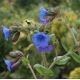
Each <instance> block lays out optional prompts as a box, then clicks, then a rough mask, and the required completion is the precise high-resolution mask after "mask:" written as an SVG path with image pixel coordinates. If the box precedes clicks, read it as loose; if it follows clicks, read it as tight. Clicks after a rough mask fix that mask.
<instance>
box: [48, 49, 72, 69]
mask: <svg viewBox="0 0 80 80" xmlns="http://www.w3.org/2000/svg"><path fill="white" fill-rule="evenodd" d="M69 54H71V50H70V51H69V52H68V53H66V54H65V55H64V56H62V58H60V59H56V60H54V61H53V62H52V63H51V65H50V66H49V69H51V68H52V67H54V65H55V64H56V62H57V61H59V60H61V59H63V58H64V57H65V56H68V55H69Z"/></svg>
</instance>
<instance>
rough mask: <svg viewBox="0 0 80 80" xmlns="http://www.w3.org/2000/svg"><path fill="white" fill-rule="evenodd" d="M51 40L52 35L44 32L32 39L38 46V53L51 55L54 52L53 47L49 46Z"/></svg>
mask: <svg viewBox="0 0 80 80" xmlns="http://www.w3.org/2000/svg"><path fill="white" fill-rule="evenodd" d="M50 38H51V36H50V35H47V34H45V33H43V32H38V33H37V34H35V35H34V36H33V37H32V40H33V42H34V44H35V46H37V48H38V51H39V52H40V53H42V52H46V53H49V52H50V51H51V50H52V46H51V45H49V44H48V42H49V40H50Z"/></svg>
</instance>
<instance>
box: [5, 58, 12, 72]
mask: <svg viewBox="0 0 80 80" xmlns="http://www.w3.org/2000/svg"><path fill="white" fill-rule="evenodd" d="M4 62H5V64H6V65H7V69H8V71H12V62H11V61H10V60H6V59H4Z"/></svg>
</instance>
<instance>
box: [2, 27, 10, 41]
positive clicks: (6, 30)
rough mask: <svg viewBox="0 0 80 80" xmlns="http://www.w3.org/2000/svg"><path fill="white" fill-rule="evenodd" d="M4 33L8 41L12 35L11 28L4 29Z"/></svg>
mask: <svg viewBox="0 0 80 80" xmlns="http://www.w3.org/2000/svg"><path fill="white" fill-rule="evenodd" d="M3 33H4V37H5V40H7V41H8V40H9V37H10V35H11V30H10V29H9V28H6V27H3Z"/></svg>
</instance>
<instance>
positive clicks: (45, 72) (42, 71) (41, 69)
mask: <svg viewBox="0 0 80 80" xmlns="http://www.w3.org/2000/svg"><path fill="white" fill-rule="evenodd" d="M34 68H35V69H36V71H37V72H38V73H40V75H43V76H53V75H54V74H53V71H52V70H50V69H48V68H46V67H44V66H42V65H40V64H35V65H34Z"/></svg>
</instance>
